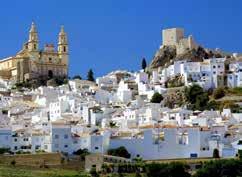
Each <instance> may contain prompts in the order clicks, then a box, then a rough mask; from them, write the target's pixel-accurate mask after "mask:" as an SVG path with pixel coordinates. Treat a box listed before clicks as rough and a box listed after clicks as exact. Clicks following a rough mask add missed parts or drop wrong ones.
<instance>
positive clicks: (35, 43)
mask: <svg viewBox="0 0 242 177" xmlns="http://www.w3.org/2000/svg"><path fill="white" fill-rule="evenodd" d="M38 49H39V40H38V33H37V30H36V26H35V24H34V23H33V22H32V24H31V28H30V31H29V40H28V50H29V51H31V52H32V51H38Z"/></svg>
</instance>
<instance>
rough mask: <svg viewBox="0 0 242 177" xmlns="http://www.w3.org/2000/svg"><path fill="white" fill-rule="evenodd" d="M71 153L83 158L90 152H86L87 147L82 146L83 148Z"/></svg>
mask: <svg viewBox="0 0 242 177" xmlns="http://www.w3.org/2000/svg"><path fill="white" fill-rule="evenodd" d="M73 154H74V155H79V156H80V157H81V159H82V160H85V156H86V155H88V154H90V153H89V152H88V149H86V148H84V149H78V150H77V151H75V152H73Z"/></svg>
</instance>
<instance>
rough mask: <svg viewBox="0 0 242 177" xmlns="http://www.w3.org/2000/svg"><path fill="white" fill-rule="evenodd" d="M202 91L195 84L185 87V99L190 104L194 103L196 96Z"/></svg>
mask: <svg viewBox="0 0 242 177" xmlns="http://www.w3.org/2000/svg"><path fill="white" fill-rule="evenodd" d="M203 93H204V92H203V88H202V87H200V86H199V85H196V84H195V85H192V86H190V87H186V88H185V97H186V100H187V101H188V102H189V103H191V104H195V103H196V98H197V96H198V95H202V94H203Z"/></svg>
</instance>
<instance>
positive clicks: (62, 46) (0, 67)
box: [0, 23, 69, 82]
mask: <svg viewBox="0 0 242 177" xmlns="http://www.w3.org/2000/svg"><path fill="white" fill-rule="evenodd" d="M68 52H69V49H68V42H67V35H66V33H65V31H64V27H63V26H62V27H61V30H60V33H59V36H58V49H57V51H55V48H54V45H53V44H46V45H45V47H44V49H43V50H40V49H39V39H38V32H37V29H36V26H35V24H34V23H32V25H31V28H30V31H29V39H28V41H27V42H26V43H24V45H23V48H22V50H20V51H19V52H18V53H17V54H16V55H15V56H12V57H8V58H5V59H2V60H0V78H2V79H9V80H13V81H15V82H24V81H27V80H31V79H36V78H39V77H44V78H52V77H66V76H67V75H68V60H69V57H68Z"/></svg>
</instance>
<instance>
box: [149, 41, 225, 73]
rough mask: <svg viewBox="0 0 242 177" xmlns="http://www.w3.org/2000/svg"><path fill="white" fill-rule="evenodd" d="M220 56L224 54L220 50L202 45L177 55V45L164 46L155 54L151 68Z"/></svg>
mask: <svg viewBox="0 0 242 177" xmlns="http://www.w3.org/2000/svg"><path fill="white" fill-rule="evenodd" d="M212 57H215V58H219V57H223V55H222V54H221V53H219V52H213V51H211V50H210V51H207V50H205V49H204V48H202V47H198V48H197V49H192V50H189V49H187V50H186V51H185V52H184V53H182V54H179V55H177V54H176V47H175V46H163V47H161V48H160V49H159V50H158V51H157V52H156V54H155V56H154V58H153V60H152V61H151V64H150V66H149V68H150V69H156V68H158V67H161V68H163V67H168V66H169V65H171V64H173V63H174V61H179V60H184V59H186V60H188V61H193V62H201V61H202V60H203V58H205V59H206V58H212Z"/></svg>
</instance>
